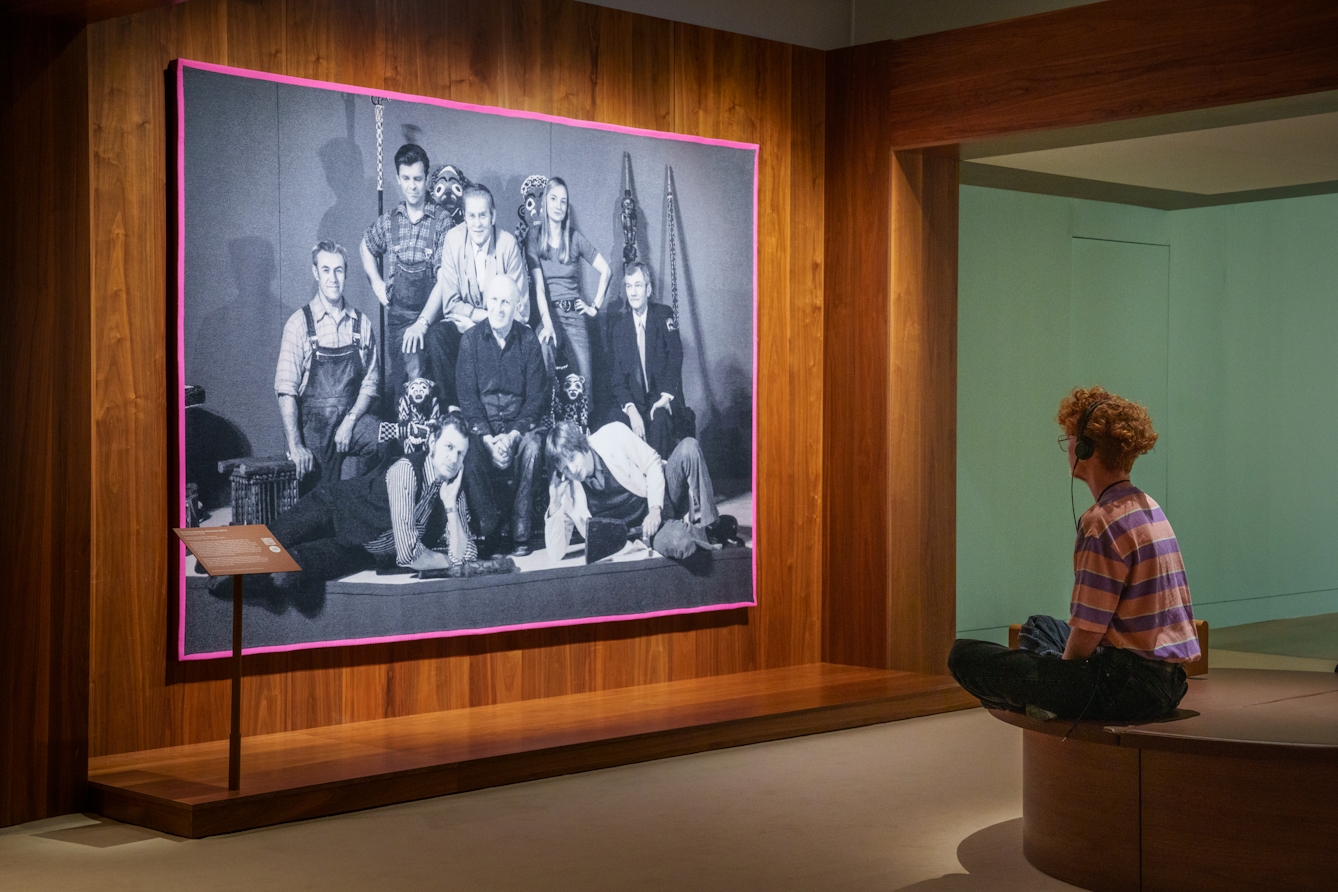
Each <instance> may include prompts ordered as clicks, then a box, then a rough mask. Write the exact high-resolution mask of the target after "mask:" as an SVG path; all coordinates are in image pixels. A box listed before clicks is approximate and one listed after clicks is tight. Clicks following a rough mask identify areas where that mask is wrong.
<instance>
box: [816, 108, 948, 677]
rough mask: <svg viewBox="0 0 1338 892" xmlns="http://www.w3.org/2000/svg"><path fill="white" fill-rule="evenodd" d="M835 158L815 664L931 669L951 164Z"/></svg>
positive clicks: (869, 155)
mask: <svg viewBox="0 0 1338 892" xmlns="http://www.w3.org/2000/svg"><path fill="white" fill-rule="evenodd" d="M834 92H835V88H834V89H833V90H830V91H829V92H828V97H829V101H830V102H832V103H833V104H836V103H838V102H841V100H840V99H839V98H837V97H835V96H833V93H834ZM852 112H853V110H852V109H851V108H850V107H849V106H848V105H845V104H842V107H841V113H842V114H843V115H850V114H852ZM836 126H839V127H843V128H844V127H846V126H847V125H846V122H845V121H844V120H843V121H842V122H841V123H838V124H837V125H836ZM858 134H859V128H858V126H853V127H851V128H850V130H848V131H847V130H843V132H842V133H841V134H840V135H839V136H838V137H837V139H838V140H843V138H844V139H850V138H851V137H852V136H853V138H854V139H856V140H857V139H858V138H859V136H858ZM852 148H853V150H854V151H853V154H855V155H856V157H855V158H854V159H853V162H854V163H852V158H851V157H850V154H851V149H852ZM834 157H835V160H836V163H835V164H833V165H829V168H828V181H829V183H831V184H832V191H830V192H829V194H828V201H827V257H828V258H829V264H828V268H829V271H830V272H829V275H830V276H831V279H830V284H829V286H828V302H827V308H828V309H827V340H828V342H829V343H830V344H841V345H842V349H840V350H829V351H828V353H827V356H826V363H827V369H826V372H825V374H824V380H825V382H826V387H827V395H826V406H825V408H826V412H827V420H826V425H825V436H826V447H825V450H826V461H825V465H824V482H825V485H826V487H827V490H826V496H825V499H824V501H825V502H826V509H827V512H828V513H827V530H826V532H827V549H828V556H829V560H828V563H827V566H826V573H827V578H826V583H825V587H824V591H825V599H824V608H823V609H824V623H825V625H824V659H827V660H831V661H832V662H839V663H851V664H854V665H861V666H876V667H880V668H889V669H903V670H909V671H915V672H928V673H935V672H941V671H943V667H944V666H945V665H946V663H947V656H948V647H949V646H950V645H951V643H952V638H953V633H954V624H955V617H956V582H955V578H956V548H955V542H956V517H957V514H956V483H957V481H956V458H955V457H956V447H957V191H958V187H957V159H956V157H955V156H954V155H953V154H951V153H947V152H923V151H907V152H888V153H881V154H880V153H877V152H866V151H864V147H863V146H860V145H858V143H857V144H856V145H855V146H853V147H852V146H851V145H850V143H846V142H844V141H842V143H840V144H839V147H838V149H837V153H836V154H835V156H834ZM880 159H881V163H880ZM847 188H848V189H851V190H853V192H854V193H856V194H854V195H851V194H848V193H847V194H846V195H845V196H844V197H845V200H842V199H840V198H837V197H836V196H837V195H839V194H841V192H842V190H844V189H847ZM880 195H881V196H883V200H881V201H880V200H879V198H878V196H880ZM851 199H853V200H851ZM880 232H881V233H882V234H883V235H884V237H885V240H884V241H881V243H880V241H879V240H876V239H874V238H871V237H870V234H876V233H880ZM838 283H839V284H838ZM842 286H844V288H843V287H842ZM838 289H840V290H839V291H838Z"/></svg>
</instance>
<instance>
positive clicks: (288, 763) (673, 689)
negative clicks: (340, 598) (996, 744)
mask: <svg viewBox="0 0 1338 892" xmlns="http://www.w3.org/2000/svg"><path fill="white" fill-rule="evenodd" d="M974 702H975V700H974V699H973V698H972V697H971V696H970V695H969V694H967V693H966V692H964V691H962V690H961V688H959V687H957V685H956V684H954V683H953V681H952V679H950V678H947V677H944V676H938V677H931V676H925V675H920V674H917V673H910V672H888V671H883V670H876V669H860V668H855V667H851V666H831V665H825V664H816V663H815V664H809V665H806V666H792V667H789V668H785V669H771V670H764V671H760V672H748V673H738V674H735V675H730V676H724V677H715V678H700V679H690V680H687V681H676V682H666V683H664V684H657V685H648V686H645V687H641V688H638V689H637V690H634V691H632V690H613V691H596V692H592V693H587V694H575V695H572V696H567V697H550V698H547V699H542V700H528V701H524V702H519V703H501V704H497V705H494V706H480V707H477V708H474V709H470V710H449V711H445V712H437V713H432V714H429V715H416V716H403V717H400V718H391V719H380V720H378V721H372V722H360V723H356V724H345V725H337V726H332V727H327V728H318V729H311V730H307V731H287V732H282V733H278V734H268V735H264V736H261V737H252V738H249V739H248V740H246V741H245V743H244V745H243V759H242V770H243V776H242V787H241V791H240V793H239V794H231V793H229V792H228V790H227V780H226V775H227V752H226V749H227V748H226V746H225V745H224V744H223V743H222V742H221V741H219V742H211V743H197V744H190V745H187V746H178V747H169V748H166V749H160V750H150V751H145V752H137V753H124V754H120V755H114V756H102V757H98V758H94V759H93V760H91V764H90V766H89V774H90V780H91V781H92V784H93V786H94V797H93V799H94V803H95V807H96V808H97V810H98V811H99V813H101V814H104V815H107V816H108V817H114V818H117V819H118V820H128V821H131V822H132V823H137V824H144V825H145V826H149V827H153V828H155V829H158V830H163V831H166V832H169V833H175V834H178V835H180V836H190V837H198V836H207V835H210V834H214V833H226V832H232V831H236V830H243V829H249V828H251V827H259V826H264V825H266V824H275V823H279V822H281V821H293V820H299V819H303V818H310V817H316V816H319V815H328V814H335V813H338V812H342V811H350V810H353V809H357V808H369V807H372V806H378V805H386V804H388V803H391V802H405V801H408V800H411V799H423V798H426V797H429V796H439V795H442V794H445V793H456V792H461V791H463V790H472V789H478V788H479V787H485V786H493V785H496V784H503V783H514V782H516V781H521V780H532V779H534V778H538V777H548V776H552V775H556V774H568V773H571V772H574V771H587V770H590V769H593V768H603V767H607V766H609V765H624V764H627V763H630V762H641V761H645V760H647V759H659V758H664V757H666V756H673V755H682V754H684V753H691V752H701V751H703V750H711V749H720V748H722V747H727V746H738V745H740V744H745V743H756V742H758V741H761V740H772V739H775V738H777V737H793V736H796V735H799V734H812V733H816V732H819V731H831V730H835V729H837V728H853V727H856V726H859V725H867V724H872V723H874V722H882V721H891V720H894V719H899V718H906V717H908V716H912V715H925V714H928V713H933V712H944V711H948V710H953V709H962V708H965V707H968V706H970V705H972V704H974Z"/></svg>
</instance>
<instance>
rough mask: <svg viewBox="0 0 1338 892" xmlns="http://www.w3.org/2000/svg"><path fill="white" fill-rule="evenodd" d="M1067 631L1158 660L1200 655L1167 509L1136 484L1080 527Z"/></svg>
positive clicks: (1105, 498) (1106, 496)
mask: <svg viewBox="0 0 1338 892" xmlns="http://www.w3.org/2000/svg"><path fill="white" fill-rule="evenodd" d="M1079 526H1080V532H1079V533H1078V541H1077V544H1076V545H1075V547H1074V551H1073V576H1074V578H1073V601H1072V603H1071V604H1070V605H1069V613H1070V618H1069V625H1070V626H1072V627H1073V628H1075V629H1083V630H1085V631H1088V632H1104V633H1105V636H1104V637H1103V638H1102V639H1101V643H1102V644H1104V645H1109V646H1111V647H1122V648H1126V649H1128V650H1131V651H1133V652H1134V653H1136V654H1138V655H1139V656H1142V657H1147V658H1148V659H1152V660H1166V661H1168V662H1172V663H1183V662H1185V661H1187V660H1192V659H1194V658H1196V657H1197V656H1198V655H1199V639H1198V636H1197V635H1196V634H1195V631H1194V609H1193V607H1192V606H1191V605H1190V602H1189V582H1188V581H1187V580H1186V579H1185V564H1184V561H1183V560H1181V558H1180V545H1179V543H1177V542H1176V541H1175V532H1174V531H1173V530H1172V529H1171V524H1170V523H1169V522H1167V520H1166V515H1165V514H1164V513H1162V510H1161V506H1160V505H1158V504H1157V503H1156V502H1155V501H1153V499H1152V497H1151V496H1149V495H1148V494H1147V493H1145V492H1143V491H1142V490H1140V489H1139V488H1138V487H1136V486H1134V485H1133V484H1132V483H1117V484H1115V485H1114V486H1112V487H1110V488H1109V489H1108V490H1106V492H1104V493H1102V495H1101V499H1100V501H1098V503H1097V504H1095V505H1093V506H1092V507H1091V508H1089V509H1087V511H1086V513H1084V514H1083V516H1082V520H1081V521H1080V523H1079Z"/></svg>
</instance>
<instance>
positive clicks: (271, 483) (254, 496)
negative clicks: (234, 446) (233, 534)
mask: <svg viewBox="0 0 1338 892" xmlns="http://www.w3.org/2000/svg"><path fill="white" fill-rule="evenodd" d="M218 471H219V473H220V474H228V475H229V480H230V481H231V483H232V524H233V526H238V525H241V524H252V523H263V524H268V523H270V522H271V521H273V520H274V518H276V517H278V516H279V515H280V514H281V513H283V512H284V511H287V510H288V509H289V508H291V507H293V506H294V505H296V504H297V466H296V465H294V464H293V463H292V462H291V461H289V460H288V459H286V458H283V457H282V456H279V457H273V458H232V459H228V460H227V461H221V462H219V463H218Z"/></svg>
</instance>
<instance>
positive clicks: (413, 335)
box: [400, 319, 427, 353]
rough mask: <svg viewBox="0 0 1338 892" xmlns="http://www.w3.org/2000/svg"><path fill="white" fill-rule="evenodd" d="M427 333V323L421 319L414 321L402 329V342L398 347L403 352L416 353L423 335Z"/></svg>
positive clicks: (420, 345) (421, 345)
mask: <svg viewBox="0 0 1338 892" xmlns="http://www.w3.org/2000/svg"><path fill="white" fill-rule="evenodd" d="M426 334H427V324H426V323H424V322H423V320H422V319H417V320H415V321H414V324H413V325H410V326H409V327H408V328H406V329H405V330H404V342H403V343H402V344H401V345H400V349H401V350H403V351H404V352H405V353H417V352H418V351H419V350H421V349H422V347H423V336H424V335H426Z"/></svg>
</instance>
